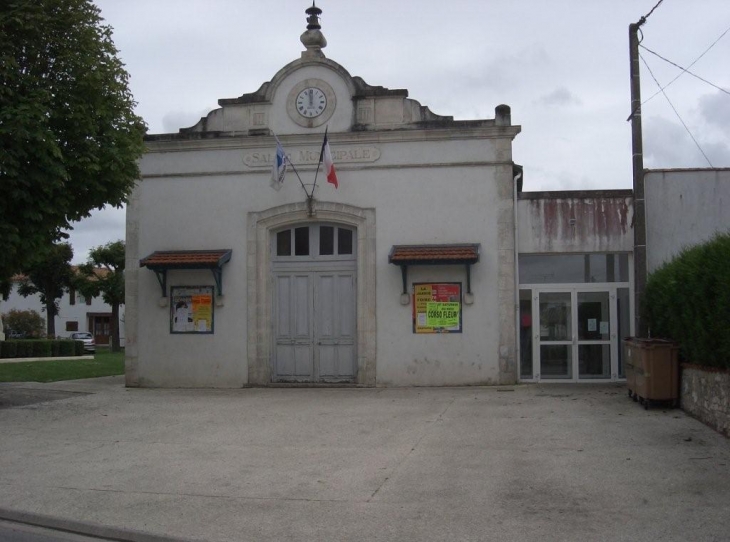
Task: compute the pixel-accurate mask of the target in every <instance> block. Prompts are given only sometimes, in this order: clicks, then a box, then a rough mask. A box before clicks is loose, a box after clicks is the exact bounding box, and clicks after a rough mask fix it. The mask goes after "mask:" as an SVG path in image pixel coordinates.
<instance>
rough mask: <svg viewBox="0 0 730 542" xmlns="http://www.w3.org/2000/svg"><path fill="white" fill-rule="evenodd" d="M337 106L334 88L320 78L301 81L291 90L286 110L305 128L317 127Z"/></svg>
mask: <svg viewBox="0 0 730 542" xmlns="http://www.w3.org/2000/svg"><path fill="white" fill-rule="evenodd" d="M336 106H337V96H336V95H335V91H334V89H333V88H332V87H331V86H330V85H329V83H327V82H326V81H323V80H322V79H319V78H314V77H311V78H309V79H304V80H301V81H299V82H298V83H297V84H295V85H294V86H293V87H291V89H290V90H289V94H288V95H287V98H286V111H287V113H288V114H289V118H290V119H291V120H292V121H294V122H295V123H296V124H298V125H299V126H302V127H304V128H317V127H318V126H322V125H324V124H325V123H326V122H327V121H329V119H330V118H331V117H332V114H333V113H334V112H335V107H336Z"/></svg>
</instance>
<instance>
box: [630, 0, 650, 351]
mask: <svg viewBox="0 0 730 542" xmlns="http://www.w3.org/2000/svg"><path fill="white" fill-rule="evenodd" d="M652 11H653V10H652ZM645 22H646V17H642V18H641V19H639V22H637V23H632V24H630V25H629V54H630V61H631V116H630V117H629V118H630V119H631V153H632V166H633V188H634V311H635V319H634V334H635V336H637V337H647V336H648V329H647V325H646V321H645V319H644V318H643V317H642V314H641V313H642V299H643V296H644V291H645V289H646V275H647V270H646V204H645V200H644V149H643V142H642V133H641V75H640V71H639V28H640V27H641V25H643V24H644V23H645Z"/></svg>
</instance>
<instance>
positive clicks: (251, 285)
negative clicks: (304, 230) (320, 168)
mask: <svg viewBox="0 0 730 542" xmlns="http://www.w3.org/2000/svg"><path fill="white" fill-rule="evenodd" d="M314 212H315V214H314V216H310V214H309V210H308V206H307V204H306V203H305V202H302V203H292V204H288V205H280V206H278V207H272V208H270V209H267V210H265V211H260V212H251V213H248V231H247V262H246V276H247V282H248V284H247V289H248V292H247V293H248V322H249V326H248V352H247V355H248V383H249V384H251V385H258V386H265V385H268V384H270V383H271V374H272V368H271V353H272V348H273V345H272V342H273V327H274V326H273V322H272V319H271V318H272V299H273V296H272V292H273V279H272V277H271V253H270V251H271V248H270V247H271V243H270V242H269V239H270V236H271V233H272V231H273V230H276V229H278V228H282V227H285V226H291V225H294V224H306V223H314V222H335V223H340V224H343V225H346V226H351V227H353V228H356V229H357V343H358V344H357V380H356V383H357V384H358V385H361V386H375V366H376V363H375V362H376V360H375V355H376V344H377V341H376V330H377V329H376V323H375V209H364V208H360V207H354V206H352V205H345V204H342V203H332V202H322V201H316V202H315V203H314Z"/></svg>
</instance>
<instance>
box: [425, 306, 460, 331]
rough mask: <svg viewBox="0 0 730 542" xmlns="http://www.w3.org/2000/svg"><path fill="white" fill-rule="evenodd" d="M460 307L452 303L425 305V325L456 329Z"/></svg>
mask: <svg viewBox="0 0 730 542" xmlns="http://www.w3.org/2000/svg"><path fill="white" fill-rule="evenodd" d="M460 305H461V303H458V302H453V301H451V302H447V303H438V302H429V303H426V325H427V326H429V327H445V328H452V327H458V326H459V313H460V308H461V307H460Z"/></svg>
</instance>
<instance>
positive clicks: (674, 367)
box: [624, 337, 679, 409]
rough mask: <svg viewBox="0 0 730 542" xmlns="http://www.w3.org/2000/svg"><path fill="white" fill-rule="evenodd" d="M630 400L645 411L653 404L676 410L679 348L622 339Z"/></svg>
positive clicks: (665, 343)
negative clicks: (669, 404) (642, 406)
mask: <svg viewBox="0 0 730 542" xmlns="http://www.w3.org/2000/svg"><path fill="white" fill-rule="evenodd" d="M624 345H625V347H626V358H625V359H626V364H625V369H624V370H625V373H626V385H627V387H628V389H629V397H631V398H632V399H633V400H634V401H639V402H640V403H641V404H643V405H644V408H646V409H648V408H649V407H650V406H651V405H652V403H657V402H662V403H671V405H672V406H674V407H677V406H679V346H678V345H677V344H676V343H674V342H672V341H667V340H664V339H639V338H637V337H628V338H627V339H624Z"/></svg>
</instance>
